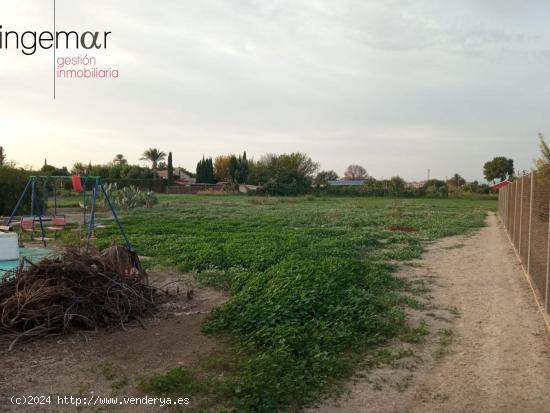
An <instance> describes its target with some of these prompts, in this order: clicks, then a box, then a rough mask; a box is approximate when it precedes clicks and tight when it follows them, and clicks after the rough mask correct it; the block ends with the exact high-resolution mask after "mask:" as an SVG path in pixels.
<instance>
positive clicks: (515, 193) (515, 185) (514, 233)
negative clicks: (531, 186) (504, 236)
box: [512, 181, 518, 245]
mask: <svg viewBox="0 0 550 413" xmlns="http://www.w3.org/2000/svg"><path fill="white" fill-rule="evenodd" d="M512 185H513V187H514V192H512V194H513V196H514V221H513V222H514V223H513V224H512V245H514V240H515V239H516V214H517V211H518V188H517V187H518V186H517V181H514V183H512Z"/></svg>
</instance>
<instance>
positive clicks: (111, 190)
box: [98, 184, 158, 210]
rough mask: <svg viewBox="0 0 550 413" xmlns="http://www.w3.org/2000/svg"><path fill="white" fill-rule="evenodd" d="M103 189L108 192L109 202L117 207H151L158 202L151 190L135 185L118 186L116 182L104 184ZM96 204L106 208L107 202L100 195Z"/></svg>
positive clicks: (124, 208)
mask: <svg viewBox="0 0 550 413" xmlns="http://www.w3.org/2000/svg"><path fill="white" fill-rule="evenodd" d="M105 191H106V192H107V193H108V194H109V198H110V199H111V203H112V204H113V206H114V207H115V208H117V209H123V210H128V209H133V208H137V207H143V206H145V207H147V208H151V207H152V206H153V205H155V204H157V203H158V199H157V197H156V195H155V194H154V192H152V191H142V190H141V189H139V188H136V187H135V186H126V187H123V188H118V186H117V184H105ZM98 204H99V205H100V206H101V207H104V208H106V207H107V202H106V200H105V197H104V196H100V197H99V199H98Z"/></svg>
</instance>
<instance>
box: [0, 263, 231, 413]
mask: <svg viewBox="0 0 550 413" xmlns="http://www.w3.org/2000/svg"><path fill="white" fill-rule="evenodd" d="M150 276H151V278H152V279H153V280H154V282H155V283H159V284H164V283H167V282H168V283H171V282H174V281H175V280H176V278H177V275H176V274H150ZM176 285H177V284H175V283H174V284H170V286H171V287H172V289H173V288H175V286H176ZM178 285H180V288H182V294H180V295H179V296H178V298H176V299H171V300H170V302H169V303H167V304H165V305H163V306H164V307H163V309H162V310H161V312H160V314H159V315H158V316H157V317H156V318H151V319H146V320H143V323H144V328H143V327H142V326H140V325H139V324H138V323H135V324H132V325H128V326H126V327H125V329H122V328H120V329H116V330H114V331H106V330H103V331H98V332H96V333H87V334H85V335H84V334H80V335H79V334H73V335H69V336H66V337H63V338H58V339H55V338H51V339H42V340H38V341H36V342H32V343H27V344H24V345H20V346H17V347H16V348H15V350H13V351H11V352H7V351H5V348H2V349H0V412H31V411H32V412H37V411H38V412H58V411H64V412H73V411H109V412H110V411H116V412H126V411H127V412H137V411H141V410H142V409H144V410H146V411H148V412H153V411H157V410H158V411H160V410H161V409H160V408H154V407H149V406H128V407H125V408H124V407H120V408H114V407H112V406H110V407H104V408H103V409H107V410H102V408H99V407H96V408H80V409H77V408H76V407H59V406H57V405H55V404H54V405H52V406H49V407H48V406H27V407H24V406H11V405H10V402H9V400H8V399H7V398H6V397H8V398H9V397H11V396H12V395H17V396H23V395H25V396H28V395H48V394H51V395H67V396H70V395H74V396H78V395H82V396H85V395H90V394H91V393H92V392H94V394H96V395H100V396H102V397H103V396H105V397H108V396H111V395H119V396H128V397H131V396H142V394H140V393H139V392H138V391H137V389H136V383H137V381H138V380H139V378H141V377H146V376H150V375H152V374H155V373H165V372H166V371H167V370H169V369H172V368H175V367H178V366H181V367H185V368H189V369H191V370H193V371H197V370H200V368H201V367H200V364H201V359H202V358H203V357H209V356H210V355H215V354H217V353H218V352H223V348H224V344H223V343H221V342H220V341H219V340H215V339H213V338H211V337H209V336H206V335H204V334H203V333H202V332H201V325H202V323H203V321H204V319H205V318H206V316H207V315H208V314H209V313H210V311H211V310H212V308H214V307H216V306H218V305H220V304H222V303H223V302H224V301H225V300H226V299H227V296H226V295H225V294H224V293H221V292H219V291H215V290H210V289H205V288H197V287H196V286H194V285H193V283H192V281H190V280H185V281H183V283H181V282H180V283H179V284H178ZM187 288H189V291H190V293H189V294H187V292H188V290H187ZM191 291H192V292H191ZM190 297H191V299H190ZM182 397H185V395H183V396H182Z"/></svg>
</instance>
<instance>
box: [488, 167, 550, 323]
mask: <svg viewBox="0 0 550 413" xmlns="http://www.w3.org/2000/svg"><path fill="white" fill-rule="evenodd" d="M498 211H499V216H500V219H501V221H502V223H503V224H504V227H505V228H506V231H507V232H508V235H509V236H510V240H511V242H512V244H513V245H514V248H515V250H516V253H517V254H518V256H519V257H520V259H521V263H522V265H523V268H524V269H525V271H527V273H528V274H529V276H530V277H531V280H532V283H533V286H534V287H535V288H536V290H537V291H538V293H539V295H540V301H541V303H543V304H544V306H545V309H546V311H547V312H550V303H549V298H550V297H549V290H550V285H549V275H550V170H548V171H545V172H533V173H531V175H528V176H523V177H521V178H519V179H516V180H514V182H512V183H511V184H510V185H508V186H506V187H504V188H502V189H500V191H499V197H498Z"/></svg>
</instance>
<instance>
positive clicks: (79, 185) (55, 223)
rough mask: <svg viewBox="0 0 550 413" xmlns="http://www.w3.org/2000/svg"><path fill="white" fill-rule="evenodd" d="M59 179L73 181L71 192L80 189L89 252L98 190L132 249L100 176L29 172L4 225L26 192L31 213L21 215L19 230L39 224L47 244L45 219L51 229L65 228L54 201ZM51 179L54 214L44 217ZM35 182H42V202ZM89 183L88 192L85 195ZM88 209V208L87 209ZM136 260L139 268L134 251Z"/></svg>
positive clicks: (30, 228)
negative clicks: (34, 174) (54, 174)
mask: <svg viewBox="0 0 550 413" xmlns="http://www.w3.org/2000/svg"><path fill="white" fill-rule="evenodd" d="M62 181H70V182H71V184H72V189H73V191H74V192H77V193H81V194H82V205H83V208H82V209H83V217H82V218H83V220H82V228H83V235H84V238H85V240H86V251H87V252H88V251H89V249H90V242H91V239H92V237H93V236H94V230H95V228H96V219H95V218H96V210H97V208H96V207H97V198H98V196H99V194H100V193H101V194H102V195H103V196H104V198H105V201H106V204H107V206H108V207H109V209H110V211H111V213H112V215H113V218H114V220H115V222H116V225H117V227H118V230H119V232H120V234H121V236H122V238H123V240H124V242H125V244H126V247H127V248H128V251H130V252H132V253H133V252H134V249H133V246H132V244H131V243H130V240H129V239H128V236H127V235H126V231H125V230H124V227H123V226H122V223H121V221H120V219H119V217H118V215H117V212H116V210H115V208H114V206H113V204H112V202H111V199H110V198H109V194H108V193H107V191H106V190H105V187H104V185H103V182H102V180H101V177H99V176H83V177H80V176H78V175H75V176H31V177H30V178H29V180H28V181H27V184H26V185H25V189H24V190H23V192H22V193H21V196H20V197H19V200H18V201H17V204H16V205H15V207H14V209H13V211H12V213H11V215H10V217H9V219H8V221H7V223H6V226H7V228H8V230H9V229H10V228H11V227H10V226H11V224H12V222H15V220H16V214H17V212H18V210H19V209H20V208H21V206H22V204H23V202H24V200H25V198H26V197H27V196H28V195H29V192H30V196H31V208H30V216H28V217H25V216H23V217H22V218H21V220H20V225H21V230H22V231H29V232H32V233H34V231H35V226H36V224H37V223H38V225H39V231H40V234H41V237H40V240H41V241H42V243H43V245H44V247H47V241H48V240H49V238H47V237H46V226H45V223H46V222H49V223H50V226H49V227H47V229H49V230H51V231H54V232H56V233H57V231H60V230H62V229H63V228H64V226H65V223H66V220H65V217H64V216H63V215H58V213H57V212H58V205H57V197H58V193H57V187H56V183H58V182H62ZM49 183H52V185H51V186H52V188H53V197H54V212H53V216H52V217H51V218H49V219H47V218H46V217H45V212H46V210H47V202H48V192H49V191H48V184H49ZM38 184H43V202H42V203H41V204H39V203H38V199H37V198H38V194H37V192H38V190H39V189H38ZM88 187H91V194H90V195H89V196H88ZM88 211H89V212H88ZM136 264H137V266H138V268H139V261H137V255H136Z"/></svg>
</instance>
